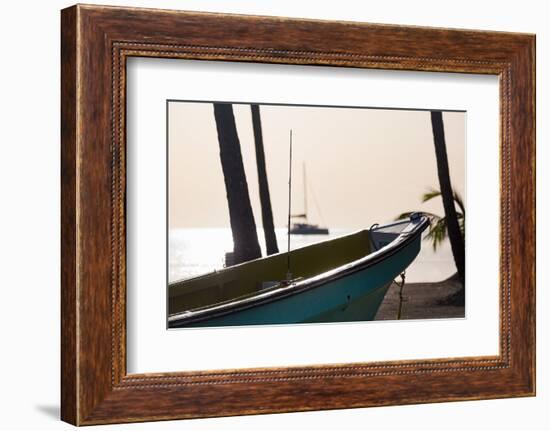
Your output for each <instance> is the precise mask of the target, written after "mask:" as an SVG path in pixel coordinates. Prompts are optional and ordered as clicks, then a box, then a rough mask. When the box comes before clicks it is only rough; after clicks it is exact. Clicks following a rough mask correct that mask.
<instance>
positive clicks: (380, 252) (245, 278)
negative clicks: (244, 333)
mask: <svg viewBox="0 0 550 431" xmlns="http://www.w3.org/2000/svg"><path fill="white" fill-rule="evenodd" d="M428 224H429V221H428V218H427V217H426V216H424V215H422V214H415V215H413V216H411V218H410V219H406V220H400V221H397V222H394V223H391V224H387V225H384V226H377V225H375V226H373V227H372V228H371V229H364V230H361V231H358V232H355V233H353V234H350V235H345V236H342V237H339V238H335V239H331V240H327V241H323V242H319V243H316V244H313V245H309V246H306V247H302V248H298V249H295V250H292V251H291V252H290V254H289V253H278V254H275V255H271V256H268V257H265V258H260V259H256V260H252V261H249V262H246V263H242V264H239V265H235V266H232V267H229V268H225V269H223V270H220V271H215V272H212V273H209V274H206V275H203V276H199V277H196V278H193V279H189V280H184V281H179V282H174V283H171V284H170V285H169V295H168V296H169V298H168V308H169V317H168V326H169V327H170V328H179V327H193V326H194V327H204V326H233V325H261V324H289V323H307V322H310V323H311V322H343V321H365V320H372V319H373V318H374V316H375V315H376V312H377V310H378V308H379V306H380V304H381V302H382V300H383V298H384V295H385V294H386V291H387V289H388V287H389V285H390V284H391V283H392V281H393V280H394V279H395V277H397V276H398V275H399V274H400V273H402V272H403V271H404V270H405V269H406V268H407V267H408V266H409V265H410V264H411V262H412V261H413V260H414V259H415V257H416V256H417V254H418V252H419V251H420V245H421V233H422V232H423V231H424V229H426V227H427V226H428ZM289 261H290V271H291V272H292V277H291V278H290V277H288V276H286V274H287V272H289V271H288V270H289V265H288V262H289Z"/></svg>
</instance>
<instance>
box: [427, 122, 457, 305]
mask: <svg viewBox="0 0 550 431" xmlns="http://www.w3.org/2000/svg"><path fill="white" fill-rule="evenodd" d="M431 118H432V131H433V136H434V145H435V156H436V160H437V174H438V176H439V187H440V191H441V198H442V200H443V208H444V209H445V217H446V219H447V231H448V234H449V241H450V242H451V249H452V251H453V257H454V260H455V264H456V269H457V272H458V277H459V279H460V281H461V283H462V295H464V272H465V250H464V238H463V237H462V233H461V232H460V227H459V224H458V217H457V215H456V208H455V203H454V199H453V189H452V186H451V178H450V175H449V161H448V160H447V148H446V145H445V132H444V130H443V116H442V113H441V111H432V112H431Z"/></svg>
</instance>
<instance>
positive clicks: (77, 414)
mask: <svg viewBox="0 0 550 431" xmlns="http://www.w3.org/2000/svg"><path fill="white" fill-rule="evenodd" d="M61 18H62V19H61V49H62V56H61V59H62V60H61V72H62V73H61V83H62V92H61V122H62V127H61V129H62V133H61V140H62V142H61V143H62V145H61V169H62V175H61V177H62V179H61V190H62V200H61V207H62V216H61V227H62V238H61V253H62V256H61V257H62V285H61V293H62V295H61V306H62V307H61V308H62V323H61V340H62V344H61V358H62V360H61V376H62V377H61V388H62V390H61V417H62V419H63V420H64V421H67V422H69V423H72V424H75V425H88V424H102V423H114V422H137V421H150V420H164V419H178V418H194V417H211V416H228V415H241V414H257V413H272V412H289V411H307V410H320V409H339V408H352V407H366V406H383V405H393V404H413V403H427V402H442V401H454V400H473V399H487V398H503V397H513V396H532V395H534V394H535V36H534V35H528V34H513V33H499V32H487V31H469V30H449V29H436V28H423V27H403V26H391V25H375V24H362V23H352V22H328V21H313V20H298V19H286V18H274V17H254V16H239V15H219V14H211V13H195V12H178V11H166V10H152V9H151V10H148V9H133V8H119V7H103V6H83V5H77V6H73V7H70V8H68V9H64V10H63V11H62V13H61ZM130 56H145V57H163V58H184V59H198V60H223V61H241V62H258V63H285V64H300V65H331V66H342V67H354V68H374V69H391V70H414V71H441V72H460V73H476V74H492V75H498V76H499V78H500V80H499V82H500V108H501V110H500V140H501V142H500V151H501V153H500V154H501V161H500V171H501V196H500V209H501V220H500V256H501V258H500V354H499V355H497V356H490V357H461V358H442V359H430V360H412V361H392V362H379V363H353V364H338V365H327V366H303V367H282V368H266V369H237V370H225V371H211V370H210V371H209V370H205V371H203V372H176V373H156V374H139V375H138V374H129V375H128V374H127V372H126V350H125V340H126V320H125V307H126V303H125V298H126V285H125V263H126V262H125V190H126V177H125V142H126V141H125V91H126V87H125V84H126V80H125V76H126V75H125V65H126V59H127V58H129V57H130ZM251 394H253V396H251Z"/></svg>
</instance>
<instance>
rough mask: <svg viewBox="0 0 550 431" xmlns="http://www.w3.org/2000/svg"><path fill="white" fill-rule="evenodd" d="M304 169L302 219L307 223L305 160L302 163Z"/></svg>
mask: <svg viewBox="0 0 550 431" xmlns="http://www.w3.org/2000/svg"><path fill="white" fill-rule="evenodd" d="M302 168H303V171H304V220H305V222H306V223H307V178H306V162H304V163H303V164H302Z"/></svg>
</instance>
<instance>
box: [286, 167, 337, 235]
mask: <svg viewBox="0 0 550 431" xmlns="http://www.w3.org/2000/svg"><path fill="white" fill-rule="evenodd" d="M302 168H303V170H302V173H303V183H304V212H303V213H302V214H295V215H293V216H291V217H292V218H298V219H302V220H303V221H300V222H296V223H293V224H292V226H291V227H290V233H291V234H292V235H328V228H326V227H321V226H319V225H316V224H312V223H308V221H307V180H306V164H305V163H304V164H303V165H302Z"/></svg>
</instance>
